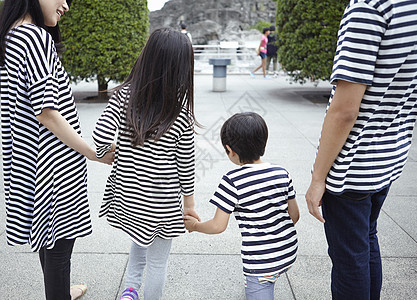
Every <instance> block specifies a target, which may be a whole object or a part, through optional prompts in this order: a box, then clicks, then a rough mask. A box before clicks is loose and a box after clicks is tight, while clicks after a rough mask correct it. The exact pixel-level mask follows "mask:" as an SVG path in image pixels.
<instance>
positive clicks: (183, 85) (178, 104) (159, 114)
mask: <svg viewBox="0 0 417 300" xmlns="http://www.w3.org/2000/svg"><path fill="white" fill-rule="evenodd" d="M128 84H130V98H129V103H128V108H127V123H128V125H129V126H130V127H131V128H132V130H133V136H132V143H133V145H135V146H136V145H141V146H143V145H144V142H145V140H147V139H153V140H158V139H159V138H161V137H162V135H163V134H164V133H165V132H167V131H168V130H169V129H170V127H171V126H172V124H173V123H174V122H175V120H176V119H177V117H178V116H179V114H180V112H181V110H182V109H186V110H187V112H188V117H189V121H190V123H194V124H195V123H196V121H195V116H194V53H193V48H192V45H191V43H190V40H189V39H188V38H187V37H186V36H185V35H184V34H182V33H181V32H178V31H176V30H174V29H171V28H160V29H156V30H155V31H154V32H153V33H152V34H151V35H150V37H149V39H148V41H147V43H146V45H145V47H144V48H143V50H142V52H141V54H140V55H139V58H138V59H137V60H136V63H135V65H134V67H133V69H132V71H131V73H130V75H129V76H128V78H127V79H126V81H125V83H124V84H123V85H122V87H124V86H126V85H128ZM197 125H198V124H197Z"/></svg>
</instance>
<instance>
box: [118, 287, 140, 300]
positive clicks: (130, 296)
mask: <svg viewBox="0 0 417 300" xmlns="http://www.w3.org/2000/svg"><path fill="white" fill-rule="evenodd" d="M120 300H139V296H138V293H137V292H136V291H135V290H134V289H133V288H128V289H125V290H124V291H123V293H122V298H120Z"/></svg>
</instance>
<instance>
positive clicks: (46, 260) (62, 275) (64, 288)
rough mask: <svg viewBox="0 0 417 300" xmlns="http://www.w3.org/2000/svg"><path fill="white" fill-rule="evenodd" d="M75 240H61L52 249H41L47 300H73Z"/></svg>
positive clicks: (40, 256)
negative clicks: (72, 281)
mask: <svg viewBox="0 0 417 300" xmlns="http://www.w3.org/2000/svg"><path fill="white" fill-rule="evenodd" d="M74 243H75V239H72V240H66V239H60V240H57V241H56V242H55V246H54V248H52V249H46V248H41V250H39V259H40V261H41V266H42V271H43V281H44V285H45V295H46V299H47V300H71V295H70V272H71V254H72V249H73V247H74Z"/></svg>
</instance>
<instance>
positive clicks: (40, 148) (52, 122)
mask: <svg viewBox="0 0 417 300" xmlns="http://www.w3.org/2000/svg"><path fill="white" fill-rule="evenodd" d="M68 10H69V6H68V4H67V2H66V1H65V0H56V1H42V0H30V1H29V0H6V1H4V2H3V4H2V5H1V12H0V82H1V84H0V94H1V131H2V144H3V153H2V158H3V180H4V200H5V207H6V239H7V243H8V244H9V245H12V246H15V245H23V244H29V245H30V248H31V250H32V251H34V252H39V260H40V264H41V268H42V272H43V283H44V287H45V296H46V299H47V300H57V299H59V300H70V299H76V298H79V297H80V296H82V295H83V294H84V293H85V291H86V289H87V286H86V285H76V286H72V287H71V286H70V283H71V280H70V271H71V255H72V252H73V247H74V244H75V241H76V239H78V238H81V237H85V236H88V235H90V234H91V220H90V210H89V205H88V195H87V162H86V158H88V159H90V160H94V161H101V162H104V163H108V164H110V163H111V162H112V161H113V156H114V153H108V154H106V155H104V156H103V157H102V158H100V159H97V157H96V152H95V151H94V150H93V149H92V148H91V147H90V145H89V144H88V143H87V142H86V141H84V140H83V138H82V137H81V127H80V122H79V116H78V112H77V108H76V106H75V103H74V97H73V95H72V91H71V86H70V84H69V78H68V74H67V73H66V72H65V70H64V68H63V66H62V64H61V61H60V59H59V56H58V51H57V48H58V49H61V50H62V47H60V48H59V45H60V40H59V28H58V21H59V20H60V19H61V17H63V15H64V14H65V13H66V12H67V11H68ZM3 267H4V266H3ZM15 271H16V273H21V272H22V271H23V270H15ZM32 277H37V276H32ZM10 284H15V283H10ZM16 284H18V285H24V286H30V284H29V283H28V282H26V283H25V282H19V283H16ZM31 288H32V289H39V287H36V286H32V287H31ZM15 294H16V295H15V297H13V298H14V299H19V298H21V296H19V295H20V294H19V287H18V286H17V287H16V289H15ZM0 298H1V296H0Z"/></svg>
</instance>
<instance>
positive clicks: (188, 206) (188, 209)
mask: <svg viewBox="0 0 417 300" xmlns="http://www.w3.org/2000/svg"><path fill="white" fill-rule="evenodd" d="M183 215H184V216H192V217H194V218H195V219H197V220H198V221H201V219H200V217H199V216H198V214H197V212H196V211H195V209H194V195H189V196H184V211H183Z"/></svg>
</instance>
